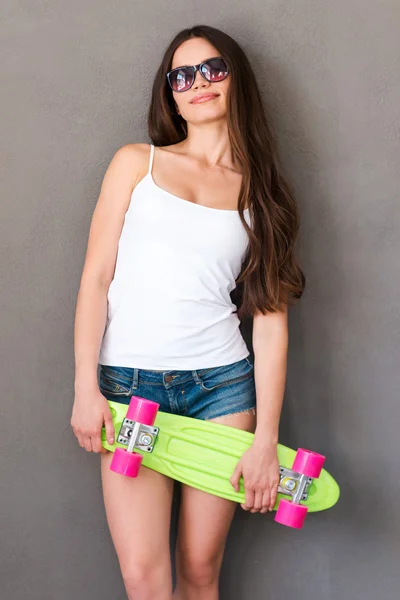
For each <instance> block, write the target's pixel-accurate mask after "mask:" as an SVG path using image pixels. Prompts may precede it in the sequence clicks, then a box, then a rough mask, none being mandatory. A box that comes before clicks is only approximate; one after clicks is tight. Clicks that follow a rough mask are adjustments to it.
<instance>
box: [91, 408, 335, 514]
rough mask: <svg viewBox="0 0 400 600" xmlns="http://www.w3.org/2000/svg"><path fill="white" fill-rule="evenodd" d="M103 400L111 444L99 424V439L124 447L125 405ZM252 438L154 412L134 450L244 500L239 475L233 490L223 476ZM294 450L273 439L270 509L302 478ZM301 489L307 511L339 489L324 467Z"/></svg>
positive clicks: (199, 484) (172, 473) (329, 501)
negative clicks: (274, 478) (277, 469)
mask: <svg viewBox="0 0 400 600" xmlns="http://www.w3.org/2000/svg"><path fill="white" fill-rule="evenodd" d="M108 403H109V406H110V408H111V412H112V416H113V423H114V429H115V440H116V441H115V443H114V444H113V445H110V444H109V443H108V442H107V441H106V435H105V429H104V427H103V430H102V445H103V447H104V448H105V449H107V450H110V451H115V449H116V448H123V449H125V450H126V449H127V445H128V440H129V436H130V433H129V430H130V431H132V427H131V426H130V424H129V423H128V426H127V425H126V423H125V424H123V422H124V419H125V417H126V413H127V409H128V406H127V405H126V404H122V403H119V402H113V401H111V400H109V401H108ZM121 428H122V429H121ZM157 428H158V431H157V432H156V433H155V435H153V433H154V432H155V431H156V429H157ZM152 429H153V433H152V431H151V430H152ZM121 435H122V437H121ZM253 438H254V435H253V434H252V433H249V432H247V431H241V430H240V429H236V428H233V427H230V426H228V425H221V424H219V423H213V422H210V421H203V420H199V419H193V418H190V417H181V416H178V415H171V414H168V413H163V412H158V413H157V416H156V420H155V422H154V426H153V428H150V433H147V434H145V438H143V439H145V440H146V441H145V443H144V444H143V443H142V444H138V445H136V446H135V448H134V452H135V453H138V454H141V455H142V456H143V461H142V465H143V466H145V467H148V468H149V469H153V470H154V471H158V472H159V473H162V474H164V475H167V476H168V477H171V478H172V479H174V480H176V481H180V482H182V483H184V484H187V485H189V486H192V487H194V488H197V489H199V490H202V491H204V492H208V493H210V494H214V495H215V496H220V497H222V498H226V499H228V500H233V501H235V502H239V503H244V501H245V496H244V487H243V479H241V480H240V491H239V492H236V491H235V490H234V488H233V486H232V484H231V483H230V481H229V480H230V477H231V476H232V474H233V471H234V469H235V467H236V464H237V462H238V461H239V459H240V458H241V456H242V455H243V453H244V452H245V451H246V450H247V449H248V448H249V447H250V446H251V444H252V441H253ZM118 439H120V440H122V441H118ZM149 440H150V443H149ZM139 441H140V440H139ZM146 444H147V446H146ZM141 446H142V447H141ZM146 448H147V449H146ZM295 456H296V451H295V450H292V449H291V448H287V447H286V446H282V445H281V444H278V459H279V464H280V466H281V481H280V486H279V490H278V496H277V501H276V503H275V507H274V510H277V507H278V505H279V501H280V499H283V498H285V499H286V500H288V499H289V498H290V497H292V496H293V494H294V491H292V490H295V489H296V486H297V484H299V483H300V482H301V481H303V480H304V475H303V476H302V477H303V480H301V481H300V478H299V476H298V474H297V473H295V472H294V471H292V470H291V468H292V465H293V462H294V459H295ZM304 491H305V493H304V495H303V496H302V498H304V499H302V500H300V504H301V505H303V506H306V507H307V508H308V512H316V511H322V510H326V509H328V508H331V507H332V506H334V505H335V504H336V502H337V501H338V499H339V495H340V491H339V486H338V484H337V483H336V481H335V480H334V479H333V477H332V476H331V475H330V474H329V473H328V472H327V471H326V470H325V469H322V471H321V473H320V475H319V477H318V479H310V480H309V483H308V482H307V484H306V489H305V490H304Z"/></svg>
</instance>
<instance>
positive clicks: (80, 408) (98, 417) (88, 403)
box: [71, 387, 114, 453]
mask: <svg viewBox="0 0 400 600" xmlns="http://www.w3.org/2000/svg"><path fill="white" fill-rule="evenodd" d="M103 424H104V425H105V430H106V436H107V441H108V443H109V444H113V443H114V425H113V421H112V415H111V410H110V407H109V405H108V402H107V399H106V398H105V397H104V396H103V394H102V393H101V392H100V390H99V388H98V387H96V388H94V389H91V390H79V391H75V401H74V405H73V408H72V416H71V427H72V429H73V431H74V434H75V435H76V437H77V438H78V442H79V445H80V446H81V447H82V448H86V450H87V451H88V452H100V453H105V452H107V450H106V449H105V448H103V446H102V443H101V429H102V427H103Z"/></svg>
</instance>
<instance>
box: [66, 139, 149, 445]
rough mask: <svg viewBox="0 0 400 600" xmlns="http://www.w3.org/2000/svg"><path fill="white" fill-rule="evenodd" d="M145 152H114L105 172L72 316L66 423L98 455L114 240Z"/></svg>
mask: <svg viewBox="0 0 400 600" xmlns="http://www.w3.org/2000/svg"><path fill="white" fill-rule="evenodd" d="M147 148H148V146H147V145H145V144H131V145H127V146H123V147H122V148H120V149H119V150H118V151H117V152H116V154H115V155H114V157H113V159H112V161H111V163H110V165H109V167H108V169H107V171H106V173H105V176H104V179H103V183H102V186H101V190H100V195H99V198H98V201H97V204H96V208H95V210H94V213H93V217H92V222H91V225H90V231H89V239H88V246H87V252H86V258H85V264H84V268H83V273H82V278H81V284H80V288H79V293H78V298H77V304H76V314H75V329H74V349H75V402H74V409H73V414H72V418H71V425H72V427H73V429H74V432H75V435H76V436H77V438H78V440H79V443H80V445H81V446H82V447H85V448H86V449H87V450H88V451H91V450H95V451H101V441H100V433H101V427H102V424H103V421H102V417H104V416H106V417H107V419H106V420H105V421H104V422H105V423H106V429H107V437H109V431H111V428H110V418H111V416H110V415H111V413H110V411H109V408H108V404H107V401H106V399H105V398H104V396H102V395H101V394H100V390H99V388H98V383H97V365H98V358H99V353H100V345H101V341H102V338H103V334H104V329H105V325H106V318H107V293H108V288H109V286H110V283H111V281H112V278H113V276H114V271H115V264H116V259H117V252H118V241H119V237H120V235H121V230H122V226H123V222H124V217H125V213H126V211H127V209H128V207H129V201H130V196H131V193H132V189H133V188H134V187H135V185H136V181H137V180H138V179H140V178H141V174H143V168H144V164H145V161H146V160H147V157H146V154H148V150H147ZM100 421H101V423H100ZM108 428H110V429H108Z"/></svg>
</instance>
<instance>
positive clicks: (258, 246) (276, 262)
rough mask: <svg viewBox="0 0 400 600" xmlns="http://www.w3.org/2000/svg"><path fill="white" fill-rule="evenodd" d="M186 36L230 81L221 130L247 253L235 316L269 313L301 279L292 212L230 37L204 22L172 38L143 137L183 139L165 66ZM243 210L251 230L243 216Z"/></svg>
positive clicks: (166, 141)
mask: <svg viewBox="0 0 400 600" xmlns="http://www.w3.org/2000/svg"><path fill="white" fill-rule="evenodd" d="M193 37H201V38H204V39H206V40H208V41H209V42H210V43H211V44H212V45H213V46H214V47H215V48H216V49H217V50H218V52H219V53H220V56H222V58H223V59H224V60H225V61H226V63H227V65H228V68H229V72H230V77H231V81H230V86H229V91H228V96H227V122H228V133H229V140H230V143H231V148H232V160H233V162H234V164H239V165H240V166H241V169H242V173H243V176H242V184H241V189H240V194H239V201H238V212H239V215H240V219H241V221H242V223H243V226H244V227H245V229H246V231H247V233H248V236H249V246H248V251H247V254H246V256H245V259H244V261H243V265H242V269H241V272H240V274H239V276H238V278H237V279H236V284H237V286H238V285H239V284H241V288H240V301H241V302H240V307H239V309H238V314H239V316H240V317H241V318H242V317H244V316H254V314H255V313H256V312H257V311H261V312H262V313H263V314H265V313H266V312H267V311H269V312H276V311H277V310H281V309H284V308H285V307H286V305H287V304H295V302H296V301H297V300H298V299H299V298H300V297H301V295H302V293H303V290H304V286H305V277H304V274H303V272H302V271H301V269H300V267H299V265H298V263H297V261H296V259H295V256H294V252H293V247H294V243H295V240H296V237H297V233H298V229H299V215H298V210H297V206H296V203H295V200H294V198H293V194H292V192H291V190H290V188H289V185H288V183H287V181H286V180H285V178H284V177H283V175H282V169H281V167H280V165H279V158H278V151H277V145H276V141H275V139H274V137H273V135H272V131H271V129H270V127H269V126H268V123H267V119H266V116H265V111H264V107H263V104H262V100H261V95H260V92H259V89H258V87H257V80H256V77H255V75H254V72H253V70H252V68H251V65H250V63H249V61H248V59H247V57H246V55H245V53H244V51H243V50H242V48H241V47H240V46H239V44H238V43H237V42H235V40H233V39H232V38H231V37H230V36H229V35H227V34H226V33H224V32H223V31H220V30H219V29H216V28H214V27H210V26H208V25H196V26H195V27H190V28H188V29H183V30H182V31H180V32H179V33H178V34H177V35H176V36H175V37H174V38H173V40H172V41H171V43H170V44H169V46H168V48H167V50H166V52H165V54H164V57H163V59H162V61H161V64H160V66H159V68H158V71H157V73H156V76H155V79H154V83H153V88H152V97H151V103H150V108H149V114H148V131H149V136H150V139H151V140H152V142H153V144H154V145H155V146H168V145H171V144H176V143H178V142H180V141H182V140H184V139H185V138H186V137H187V124H186V121H185V120H184V119H183V117H182V116H181V115H179V114H178V113H177V111H176V107H175V102H174V98H173V95H172V91H171V89H170V87H169V85H168V82H167V78H166V73H167V71H169V70H170V69H171V65H172V59H173V56H174V52H175V50H176V49H177V48H178V46H180V45H181V44H182V43H183V42H185V41H186V40H188V39H190V38H193ZM246 206H248V207H249V211H250V217H251V221H252V227H251V228H250V227H249V226H248V225H247V222H246V221H245V219H244V216H243V210H244V208H245V207H246ZM237 289H239V288H237ZM235 301H236V300H235Z"/></svg>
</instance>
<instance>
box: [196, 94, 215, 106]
mask: <svg viewBox="0 0 400 600" xmlns="http://www.w3.org/2000/svg"><path fill="white" fill-rule="evenodd" d="M215 98H218V94H207V95H204V96H201V97H199V98H195V99H194V100H192V104H201V103H203V102H208V101H209V100H215Z"/></svg>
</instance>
